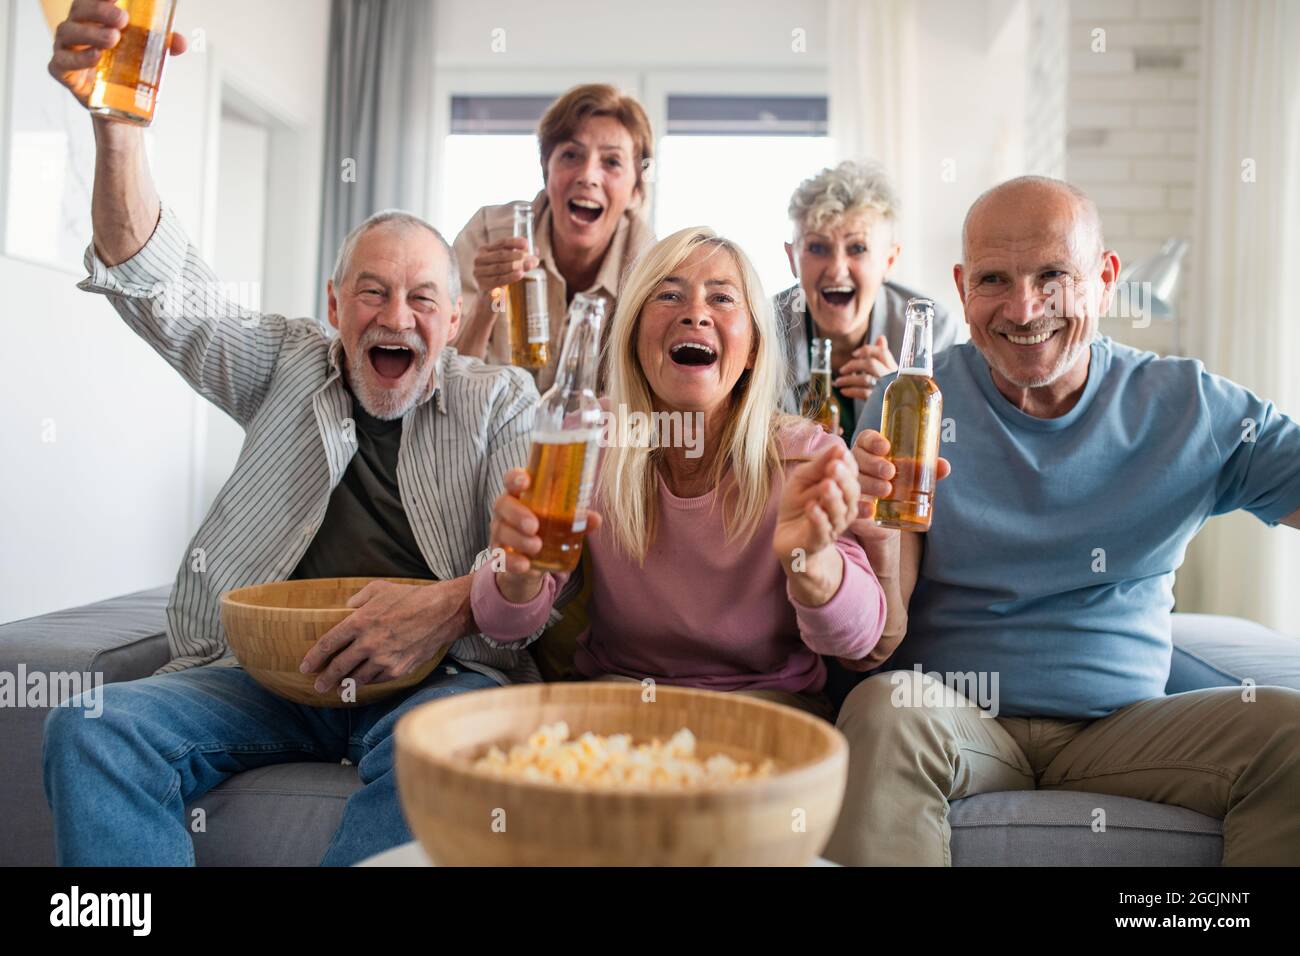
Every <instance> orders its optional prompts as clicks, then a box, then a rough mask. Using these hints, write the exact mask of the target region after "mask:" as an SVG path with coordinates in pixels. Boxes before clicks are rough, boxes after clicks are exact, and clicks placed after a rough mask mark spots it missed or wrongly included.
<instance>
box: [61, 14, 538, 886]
mask: <svg viewBox="0 0 1300 956" xmlns="http://www.w3.org/2000/svg"><path fill="white" fill-rule="evenodd" d="M114 19H117V20H120V19H121V15H120V11H118V10H117V8H116V7H114V6H113V5H112V4H104V3H101V4H95V3H89V2H85V0H81V2H78V4H77V5H76V7H74V9H73V11H72V13H71V14H70V20H69V22H68V23H65V24H64V25H63V26H62V27H61V28H60V32H59V34H58V37H57V39H56V44H55V53H54V57H53V59H52V60H51V63H50V70H51V72H52V73H53V74H54V75H55V77H56V78H58V79H59V80H60V81H61V82H63V83H64V85H66V86H67V87H68V88H69V89H70V90H72V91H73V93H74V95H77V96H78V98H80V99H82V101H83V102H84V94H85V91H86V89H87V88H88V84H87V75H86V74H87V73H88V70H87V69H86V68H85V66H84V65H83V62H84V63H89V62H91V60H90V58H86V59H85V60H84V61H83V59H81V57H82V55H83V53H84V52H87V51H84V50H81V49H79V47H84V46H85V45H86V44H89V45H90V47H91V52H96V53H97V52H98V49H100V48H107V47H111V46H112V45H113V44H114V43H115V42H116V36H117V28H118V27H120V25H121V24H120V23H115V22H114ZM110 27H111V28H112V29H109V28H110ZM179 46H181V47H183V41H180V43H179ZM94 124H95V140H96V166H95V187H94V196H93V200H92V214H93V215H92V218H93V224H94V242H93V244H92V246H91V247H90V248H89V249H88V250H87V252H86V267H87V269H88V271H89V273H90V275H89V277H88V278H87V279H86V280H84V281H83V282H82V283H81V284H80V287H81V288H82V289H85V290H87V291H90V292H95V293H99V294H102V295H104V296H106V297H107V298H108V300H109V302H110V303H112V305H113V307H114V308H115V309H116V310H117V312H118V314H119V315H120V316H121V317H122V319H123V320H125V322H126V323H127V325H128V326H129V327H130V328H131V329H132V330H133V331H134V332H136V333H137V334H138V335H140V336H141V337H142V338H143V339H144V340H145V341H146V342H148V343H149V345H150V346H151V347H152V348H153V349H154V350H155V351H156V352H158V354H159V355H160V356H162V357H163V358H164V359H165V360H166V361H167V362H168V363H169V364H171V365H172V366H173V367H174V368H175V369H176V370H177V371H178V372H179V373H180V374H181V375H182V376H183V377H184V378H185V380H186V381H187V382H189V383H190V385H191V386H193V387H194V388H195V390H196V391H198V392H199V394H201V395H203V396H204V397H205V398H207V399H208V400H209V401H211V402H213V403H214V404H215V405H217V407H219V408H221V409H222V410H223V411H225V412H226V413H227V414H229V415H230V416H231V417H232V418H234V419H235V420H236V421H237V422H239V424H240V425H241V426H243V428H244V430H245V435H246V437H245V440H244V445H243V448H242V450H241V452H240V455H239V459H238V462H237V464H236V465H235V469H234V472H233V474H232V475H231V476H230V478H229V480H228V481H227V482H226V484H225V486H224V487H223V488H222V489H221V491H220V493H219V494H218V495H217V498H216V500H215V502H214V503H213V505H212V508H211V510H210V511H209V513H208V514H207V516H206V517H205V518H204V520H203V522H202V524H201V525H200V526H199V529H198V531H197V533H196V534H195V535H194V538H193V540H192V541H191V543H190V546H189V548H188V549H187V551H186V554H185V556H184V558H183V560H182V563H181V567H180V570H179V572H178V574H177V576H176V581H175V584H174V586H173V588H172V593H171V598H170V600H169V602H168V608H167V637H168V641H169V643H170V646H171V651H172V659H171V660H170V661H169V662H168V663H167V664H166V665H165V666H164V667H163V668H161V669H160V671H159V672H158V673H157V674H155V675H154V676H152V677H148V678H144V679H142V680H136V681H130V682H127V683H122V684H115V685H110V686H109V687H107V688H105V689H104V704H103V714H102V716H101V717H100V719H98V720H84V719H81V715H80V714H78V713H77V708H75V707H73V708H56V709H54V710H53V711H51V717H50V719H49V721H48V723H47V725H46V734H45V757H44V760H45V788H46V795H47V798H48V800H49V802H50V806H51V808H52V810H53V813H54V822H55V842H56V852H57V857H58V860H59V862H60V863H62V864H72V865H132V864H142V865H189V864H192V863H193V862H194V849H193V844H192V842H191V841H190V838H189V834H188V832H187V830H186V819H185V804H186V803H187V802H189V801H192V800H193V799H195V798H197V797H198V796H200V795H201V794H203V793H205V792H206V791H207V790H209V789H211V788H212V787H213V786H215V785H216V784H218V783H220V782H221V781H222V780H224V779H226V778H227V777H229V776H230V775H232V774H234V773H238V772H240V771H244V770H250V769H253V768H255V767H260V766H265V765H267V764H273V763H277V762H286V761H303V760H323V761H333V762H338V761H339V760H341V759H343V758H347V759H349V760H350V761H351V762H352V763H354V764H356V765H357V768H358V771H359V773H360V777H361V781H362V784H363V786H362V789H360V790H359V791H357V792H356V793H355V794H353V796H352V797H351V798H350V799H349V801H348V804H347V807H346V809H345V812H344V816H343V820H342V823H341V824H340V826H339V829H338V831H337V832H336V834H335V835H334V840H333V842H332V843H331V845H330V847H329V849H328V850H327V851H326V853H325V856H324V859H323V860H322V863H323V864H327V865H329V864H347V863H353V862H356V861H357V860H360V859H362V858H364V857H366V856H369V855H372V854H374V853H377V852H379V851H382V850H384V849H387V848H389V847H392V846H395V845H397V844H399V843H403V842H406V841H408V840H410V839H411V836H410V833H409V831H408V830H407V828H406V824H405V822H404V821H403V819H402V815H401V811H400V808H399V806H398V800H397V794H396V790H395V786H394V779H393V778H394V774H393V743H392V730H393V726H394V725H395V723H396V722H397V719H398V718H399V717H400V716H401V715H402V714H403V713H405V712H406V711H407V710H409V709H410V708H411V707H413V706H415V705H417V704H419V703H422V702H424V701H427V700H431V699H434V698H437V697H442V696H446V695H449V694H453V693H458V692H462V691H466V690H473V689H477V688H483V687H491V686H495V685H497V684H502V683H506V682H508V681H511V680H529V679H532V680H536V679H537V672H536V668H535V666H534V665H533V664H532V661H531V658H530V657H529V656H528V654H527V652H520V651H516V650H513V649H512V648H511V647H509V646H497V645H494V644H492V643H490V642H488V641H487V640H486V639H484V638H483V637H481V636H479V635H478V634H477V632H476V628H475V626H474V621H473V617H472V614H471V612H470V605H469V574H470V572H471V570H472V569H473V566H474V563H475V559H476V557H477V556H478V555H479V554H480V553H482V552H484V551H485V549H486V547H487V543H488V526H489V523H490V520H491V518H490V515H491V507H492V500H493V497H494V496H495V493H496V491H497V490H498V489H500V488H502V487H503V486H504V475H505V473H506V472H507V471H508V470H510V469H511V468H516V467H521V466H523V465H524V464H525V463H526V457H527V451H528V442H529V436H530V433H531V429H532V420H533V414H534V409H535V405H536V400H537V392H536V388H535V387H534V385H533V382H532V380H531V379H530V378H529V376H528V375H526V374H525V373H524V372H522V371H521V370H519V369H517V368H513V367H501V366H486V365H484V364H482V363H481V362H479V361H478V360H476V359H468V358H465V357H462V356H460V355H459V354H458V353H457V352H456V351H455V350H454V349H451V348H448V347H447V345H446V343H447V341H448V340H449V339H450V338H451V337H452V336H453V335H454V334H455V331H456V328H457V325H458V323H459V321H460V289H459V285H460V280H459V276H458V274H457V266H456V259H455V257H454V256H453V255H451V250H450V248H449V247H448V245H447V242H446V240H445V239H444V238H443V237H442V236H441V235H440V234H439V233H438V232H437V230H436V229H434V228H433V227H432V226H430V225H429V224H428V223H425V222H423V221H422V220H419V219H417V218H415V217H413V216H409V215H407V214H403V213H386V214H380V215H378V216H375V217H372V218H371V219H370V220H368V221H367V222H366V223H364V224H363V225H362V226H360V227H358V229H357V230H355V231H354V232H353V233H352V234H351V235H350V236H349V237H348V238H347V239H346V240H345V242H344V244H343V246H342V248H341V249H340V253H339V257H338V262H337V264H336V267H335V270H334V274H333V276H332V279H331V281H330V282H329V284H328V292H329V322H330V325H331V326H333V327H334V328H335V329H336V330H337V333H338V334H337V336H329V335H328V334H327V332H326V330H325V329H324V327H323V326H322V325H321V324H320V323H318V322H316V321H314V320H311V319H294V320H288V319H285V318H284V317H283V316H279V315H266V314H258V313H254V312H249V311H245V310H243V309H241V308H239V307H237V306H236V305H234V304H232V303H231V302H229V301H228V300H227V299H225V298H224V297H223V296H222V294H221V286H220V284H219V283H218V282H217V280H216V277H215V276H214V275H213V274H212V272H211V271H210V270H209V269H208V267H207V266H206V265H205V264H204V263H203V262H202V260H201V259H200V258H199V256H198V253H197V250H196V249H195V248H194V247H193V245H191V244H190V243H189V242H188V241H187V238H186V236H185V233H184V231H183V230H182V228H181V225H180V223H179V221H178V220H177V218H176V215H175V213H174V212H173V211H172V210H171V209H170V208H169V207H167V206H165V205H163V204H162V203H161V202H160V200H159V198H158V195H157V193H156V191H155V190H154V186H153V182H152V180H151V177H150V173H149V169H148V164H147V161H146V159H145V154H144V149H143V139H142V134H141V131H140V130H139V129H138V128H135V127H132V126H127V125H125V124H118V123H113V122H109V121H104V120H100V119H98V118H97V119H96V120H95V121H94ZM351 575H364V576H390V577H416V578H426V579H430V580H432V581H435V582H436V583H431V584H429V585H424V586H414V585H398V584H391V583H386V582H383V583H374V584H371V585H370V586H368V587H367V588H366V589H365V590H363V591H362V592H361V593H360V594H359V595H357V597H356V598H354V601H353V603H354V606H356V607H357V610H356V612H355V613H353V614H352V615H351V616H349V617H348V619H347V620H346V621H344V622H343V623H342V624H340V625H338V626H337V627H335V628H334V629H333V630H331V631H330V632H328V633H327V634H325V635H324V636H323V637H322V638H321V639H320V641H319V642H318V643H317V644H316V646H315V647H313V648H312V650H311V651H310V652H309V653H308V654H307V656H306V657H305V658H304V660H303V663H302V670H303V671H304V672H307V673H318V674H319V679H318V681H317V685H316V686H317V690H319V691H322V692H335V693H339V692H342V691H351V690H352V689H353V688H355V686H356V685H361V684H368V683H376V682H381V681H386V680H392V679H394V678H397V677H401V676H403V675H405V674H407V673H410V672H411V671H412V670H414V669H416V668H418V667H419V666H420V665H421V664H423V663H424V662H426V661H428V660H429V659H430V658H431V657H432V656H433V655H434V654H435V653H437V652H438V651H440V650H441V649H442V648H444V647H447V646H448V645H450V652H449V655H448V657H447V658H446V659H445V660H444V662H443V663H442V664H440V665H439V666H438V667H437V668H435V669H434V670H433V672H432V673H431V674H430V675H429V677H428V678H427V679H426V680H424V681H423V682H422V683H421V684H419V685H418V686H417V687H416V688H414V689H413V690H410V691H405V692H402V693H399V694H396V695H393V696H392V697H389V698H386V699H384V700H382V701H380V702H377V703H374V704H370V705H366V706H360V707H355V708H350V709H349V708H339V709H332V708H316V707H310V706H305V705H299V704H295V703H291V702H289V701H287V700H284V699H282V698H280V697H278V696H276V695H274V694H272V693H270V692H269V691H267V690H265V689H264V688H262V687H261V686H260V685H258V684H257V683H255V682H254V681H253V680H252V679H251V678H250V677H249V676H248V674H247V673H246V672H245V671H244V670H243V668H241V667H239V666H238V662H237V661H236V660H235V659H234V658H233V657H232V656H231V653H230V649H229V647H228V646H227V644H226V642H225V638H224V634H223V631H222V627H221V622H220V617H219V598H220V595H221V594H222V592H224V591H227V590H229V589H231V588H237V587H243V586H245V585H249V584H255V583H260V582H265V581H277V580H284V579H287V578H291V577H324V576H330V577H332V576H351ZM68 715H76V717H77V719H68Z"/></svg>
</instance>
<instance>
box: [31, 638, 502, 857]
mask: <svg viewBox="0 0 1300 956" xmlns="http://www.w3.org/2000/svg"><path fill="white" fill-rule="evenodd" d="M449 670H450V671H455V672H454V673H451V672H449ZM494 686H496V682H495V681H493V680H492V679H491V678H488V677H484V676H483V675H482V674H478V673H475V672H473V671H465V670H460V669H459V668H454V667H453V668H450V669H449V668H448V667H447V665H446V664H445V663H444V664H440V665H439V666H438V667H436V668H434V670H433V672H432V673H431V674H430V675H429V676H428V677H427V678H426V679H425V680H424V682H423V683H421V684H420V685H419V686H417V687H416V688H414V689H413V690H410V691H407V692H405V696H403V695H402V694H398V695H396V696H394V697H391V698H388V699H386V700H382V701H379V702H377V703H374V704H368V705H366V706H363V707H355V708H339V709H334V708H322V707H309V706H306V705H304V704H295V703H292V702H291V701H287V700H284V699H283V698H281V697H277V696H276V695H275V694H272V693H271V692H270V691H268V690H266V689H264V688H263V687H262V686H261V685H260V684H258V683H257V682H256V681H254V680H253V679H252V678H251V677H249V676H248V674H247V672H245V671H244V669H243V668H240V667H194V668H191V669H189V670H184V671H179V672H177V673H173V674H159V675H156V676H153V677H145V678H142V679H140V680H133V681H126V682H124V683H120V684H106V685H104V687H103V688H102V690H101V693H102V694H103V698H102V701H103V713H102V714H100V716H98V717H87V716H86V715H85V713H84V712H83V710H82V709H81V708H79V707H78V706H76V704H77V699H75V698H74V699H73V700H72V701H70V702H69V705H68V706H64V707H56V708H54V709H53V710H51V711H50V715H49V717H48V718H47V719H46V721H45V750H44V767H45V799H46V800H47V801H48V802H49V804H50V809H51V810H52V811H53V813H54V846H55V857H56V859H57V861H58V863H59V864H60V865H61V866H193V865H194V844H193V842H192V841H191V839H190V834H189V831H188V829H187V827H186V816H185V804H186V803H187V802H189V801H191V800H194V799H197V798H198V797H200V796H202V795H203V794H204V793H207V791H209V790H211V789H212V788H213V787H215V786H216V785H217V784H219V783H221V782H222V781H223V780H225V779H226V778H227V777H230V776H232V775H233V774H236V773H240V772H241V771H244V770H251V769H253V768H255V767H265V766H267V765H268V764H276V763H287V762H291V761H294V762H296V761H311V760H319V761H328V762H331V763H338V762H339V761H340V760H342V759H343V758H344V757H347V758H348V759H349V760H350V761H351V762H352V763H353V764H355V765H356V767H357V771H358V772H359V774H360V776H361V783H362V787H361V789H360V790H358V791H356V792H355V793H354V794H352V796H351V797H350V798H349V799H348V802H347V806H346V807H345V808H344V811H343V821H342V822H341V823H340V824H339V828H338V830H337V831H336V832H335V834H334V840H333V842H332V843H331V844H330V846H329V849H328V850H326V851H325V856H324V858H323V859H322V860H321V865H322V866H347V865H350V864H352V863H356V862H357V861H359V860H362V859H365V858H366V857H368V856H371V855H373V854H375V853H380V852H382V851H384V850H388V849H391V848H392V847H395V846H398V845H400V844H402V843H406V842H407V841H409V840H411V839H412V837H411V832H410V830H409V829H407V826H406V821H405V820H403V819H402V812H401V808H400V807H399V805H398V799H397V788H396V781H395V779H394V778H395V774H394V771H393V727H394V726H395V725H396V723H397V720H398V718H399V717H401V716H402V715H403V714H404V713H406V712H407V711H408V710H410V709H411V708H412V707H415V706H417V705H419V704H422V703H425V702H426V701H430V700H436V699H438V698H440V697H447V696H450V695H452V694H459V693H462V692H463V691H469V690H479V689H481V688H485V687H494Z"/></svg>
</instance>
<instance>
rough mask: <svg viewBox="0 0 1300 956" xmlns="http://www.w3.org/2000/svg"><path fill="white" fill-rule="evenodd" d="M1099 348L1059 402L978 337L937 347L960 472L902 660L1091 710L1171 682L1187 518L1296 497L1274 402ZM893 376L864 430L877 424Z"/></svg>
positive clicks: (1005, 698) (1193, 524) (1176, 364)
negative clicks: (1049, 407)
mask: <svg viewBox="0 0 1300 956" xmlns="http://www.w3.org/2000/svg"><path fill="white" fill-rule="evenodd" d="M1091 348H1092V358H1091V364H1090V366H1089V369H1088V384H1087V386H1086V387H1085V389H1084V393H1083V396H1082V397H1081V398H1080V399H1079V402H1078V404H1077V405H1075V407H1074V408H1073V409H1071V410H1070V411H1069V412H1068V413H1067V414H1065V415H1062V416H1061V417H1060V418H1052V419H1041V418H1034V417H1033V416H1030V415H1027V414H1025V413H1024V412H1022V411H1020V409H1018V408H1016V407H1015V406H1014V405H1012V404H1011V403H1010V402H1009V401H1007V399H1006V398H1005V397H1004V396H1003V395H1002V394H1001V393H1000V392H999V391H998V390H997V387H996V386H995V385H994V384H993V380H992V378H991V376H990V373H989V367H988V363H987V362H986V361H985V360H984V357H983V356H982V355H981V354H980V352H979V351H978V350H977V349H976V348H975V347H974V346H973V345H971V344H970V343H966V344H963V345H958V346H954V347H952V348H950V349H947V350H945V351H944V352H941V353H940V354H938V355H937V356H935V360H934V366H935V368H934V377H935V381H936V382H937V383H938V385H939V388H940V389H941V390H942V392H943V417H944V419H945V429H944V430H945V435H944V441H943V444H942V445H941V451H940V454H942V455H943V456H944V457H945V458H947V459H948V460H949V461H950V462H951V463H952V475H951V476H950V477H948V478H946V479H944V481H942V482H940V484H939V486H938V489H937V491H936V494H935V504H934V517H933V520H932V522H931V526H930V531H929V532H928V535H927V541H926V547H925V552H924V557H923V558H922V561H921V569H920V577H919V579H918V581H917V584H916V590H915V591H914V592H913V594H912V600H911V604H910V606H909V608H908V629H907V636H906V637H905V638H904V639H903V641H902V642H901V643H900V645H899V647H898V650H897V651H896V652H895V654H894V656H893V657H891V658H890V660H889V663H888V665H887V666H888V667H890V668H891V669H893V668H903V669H911V668H913V667H914V666H915V665H918V664H919V665H921V668H922V669H923V670H924V671H926V672H938V673H940V674H942V675H945V678H946V679H947V680H948V682H950V683H951V682H952V681H953V678H948V677H947V675H948V674H967V673H969V672H976V673H979V672H985V680H986V681H987V682H988V683H987V686H989V687H991V686H992V682H991V678H990V677H989V675H991V674H992V673H994V672H996V673H997V680H998V708H999V713H1001V714H1004V715H1007V716H1031V715H1032V716H1046V717H1062V718H1075V719H1083V718H1095V717H1103V716H1105V715H1106V714H1109V713H1111V712H1112V711H1115V710H1118V709H1119V708H1121V707H1124V706H1125V705H1127V704H1131V703H1133V702H1134V701H1139V700H1145V699H1148V698H1152V697H1160V696H1162V695H1163V694H1164V687H1165V682H1166V680H1167V679H1168V677H1169V664H1170V657H1171V654H1172V641H1171V637H1170V620H1169V613H1170V610H1171V609H1172V607H1173V583H1174V571H1175V569H1177V568H1178V566H1179V565H1181V564H1182V562H1183V555H1184V552H1185V551H1186V548H1187V544H1188V542H1189V541H1190V540H1191V539H1192V536H1193V535H1195V534H1196V532H1197V531H1198V530H1199V529H1200V527H1201V525H1203V524H1204V523H1205V521H1206V520H1207V519H1208V518H1209V517H1210V516H1212V515H1216V514H1222V513H1224V512H1228V511H1232V510H1234V509H1237V508H1245V509H1247V510H1248V511H1250V512H1251V513H1252V514H1254V515H1255V516H1256V517H1258V518H1260V519H1261V520H1263V521H1265V522H1267V523H1269V524H1276V523H1277V522H1278V521H1279V520H1281V519H1282V518H1285V517H1286V516H1288V515H1289V514H1291V513H1292V512H1294V511H1295V510H1296V509H1297V508H1300V425H1297V424H1296V422H1294V421H1292V420H1291V419H1290V418H1288V417H1287V416H1285V415H1283V414H1282V413H1280V412H1279V411H1278V410H1277V409H1276V408H1275V407H1274V406H1273V404H1272V403H1271V402H1267V401H1264V400H1262V399H1260V398H1258V397H1256V396H1255V395H1254V394H1252V393H1251V392H1249V391H1248V390H1246V389H1244V388H1242V387H1241V386H1239V385H1235V384H1233V383H1232V382H1230V381H1228V380H1227V379H1224V378H1220V377H1219V376H1217V375H1211V374H1210V373H1208V372H1206V371H1205V369H1204V367H1203V366H1202V364H1201V363H1200V362H1199V361H1197V360H1194V359H1185V358H1160V357H1158V356H1156V355H1154V354H1152V353H1150V352H1140V351H1137V350H1136V349H1132V348H1129V347H1127V346H1124V345H1120V344H1118V343H1116V342H1113V341H1111V340H1110V339H1105V338H1102V339H1098V340H1097V341H1095V342H1094V343H1093V344H1092V346H1091ZM892 380H893V377H892V376H890V377H889V378H886V379H883V380H882V383H881V386H880V387H878V388H876V389H875V390H874V392H873V393H872V396H871V400H870V401H869V402H868V404H867V406H866V408H864V409H863V412H862V417H861V418H860V419H859V420H858V425H857V431H862V430H863V429H864V428H868V427H869V428H875V429H879V427H880V411H881V404H882V401H883V397H884V391H885V385H887V384H888V383H889V382H890V381H892ZM855 437H856V433H855ZM959 679H961V680H970V679H971V678H969V677H967V678H959ZM967 686H973V685H967Z"/></svg>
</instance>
